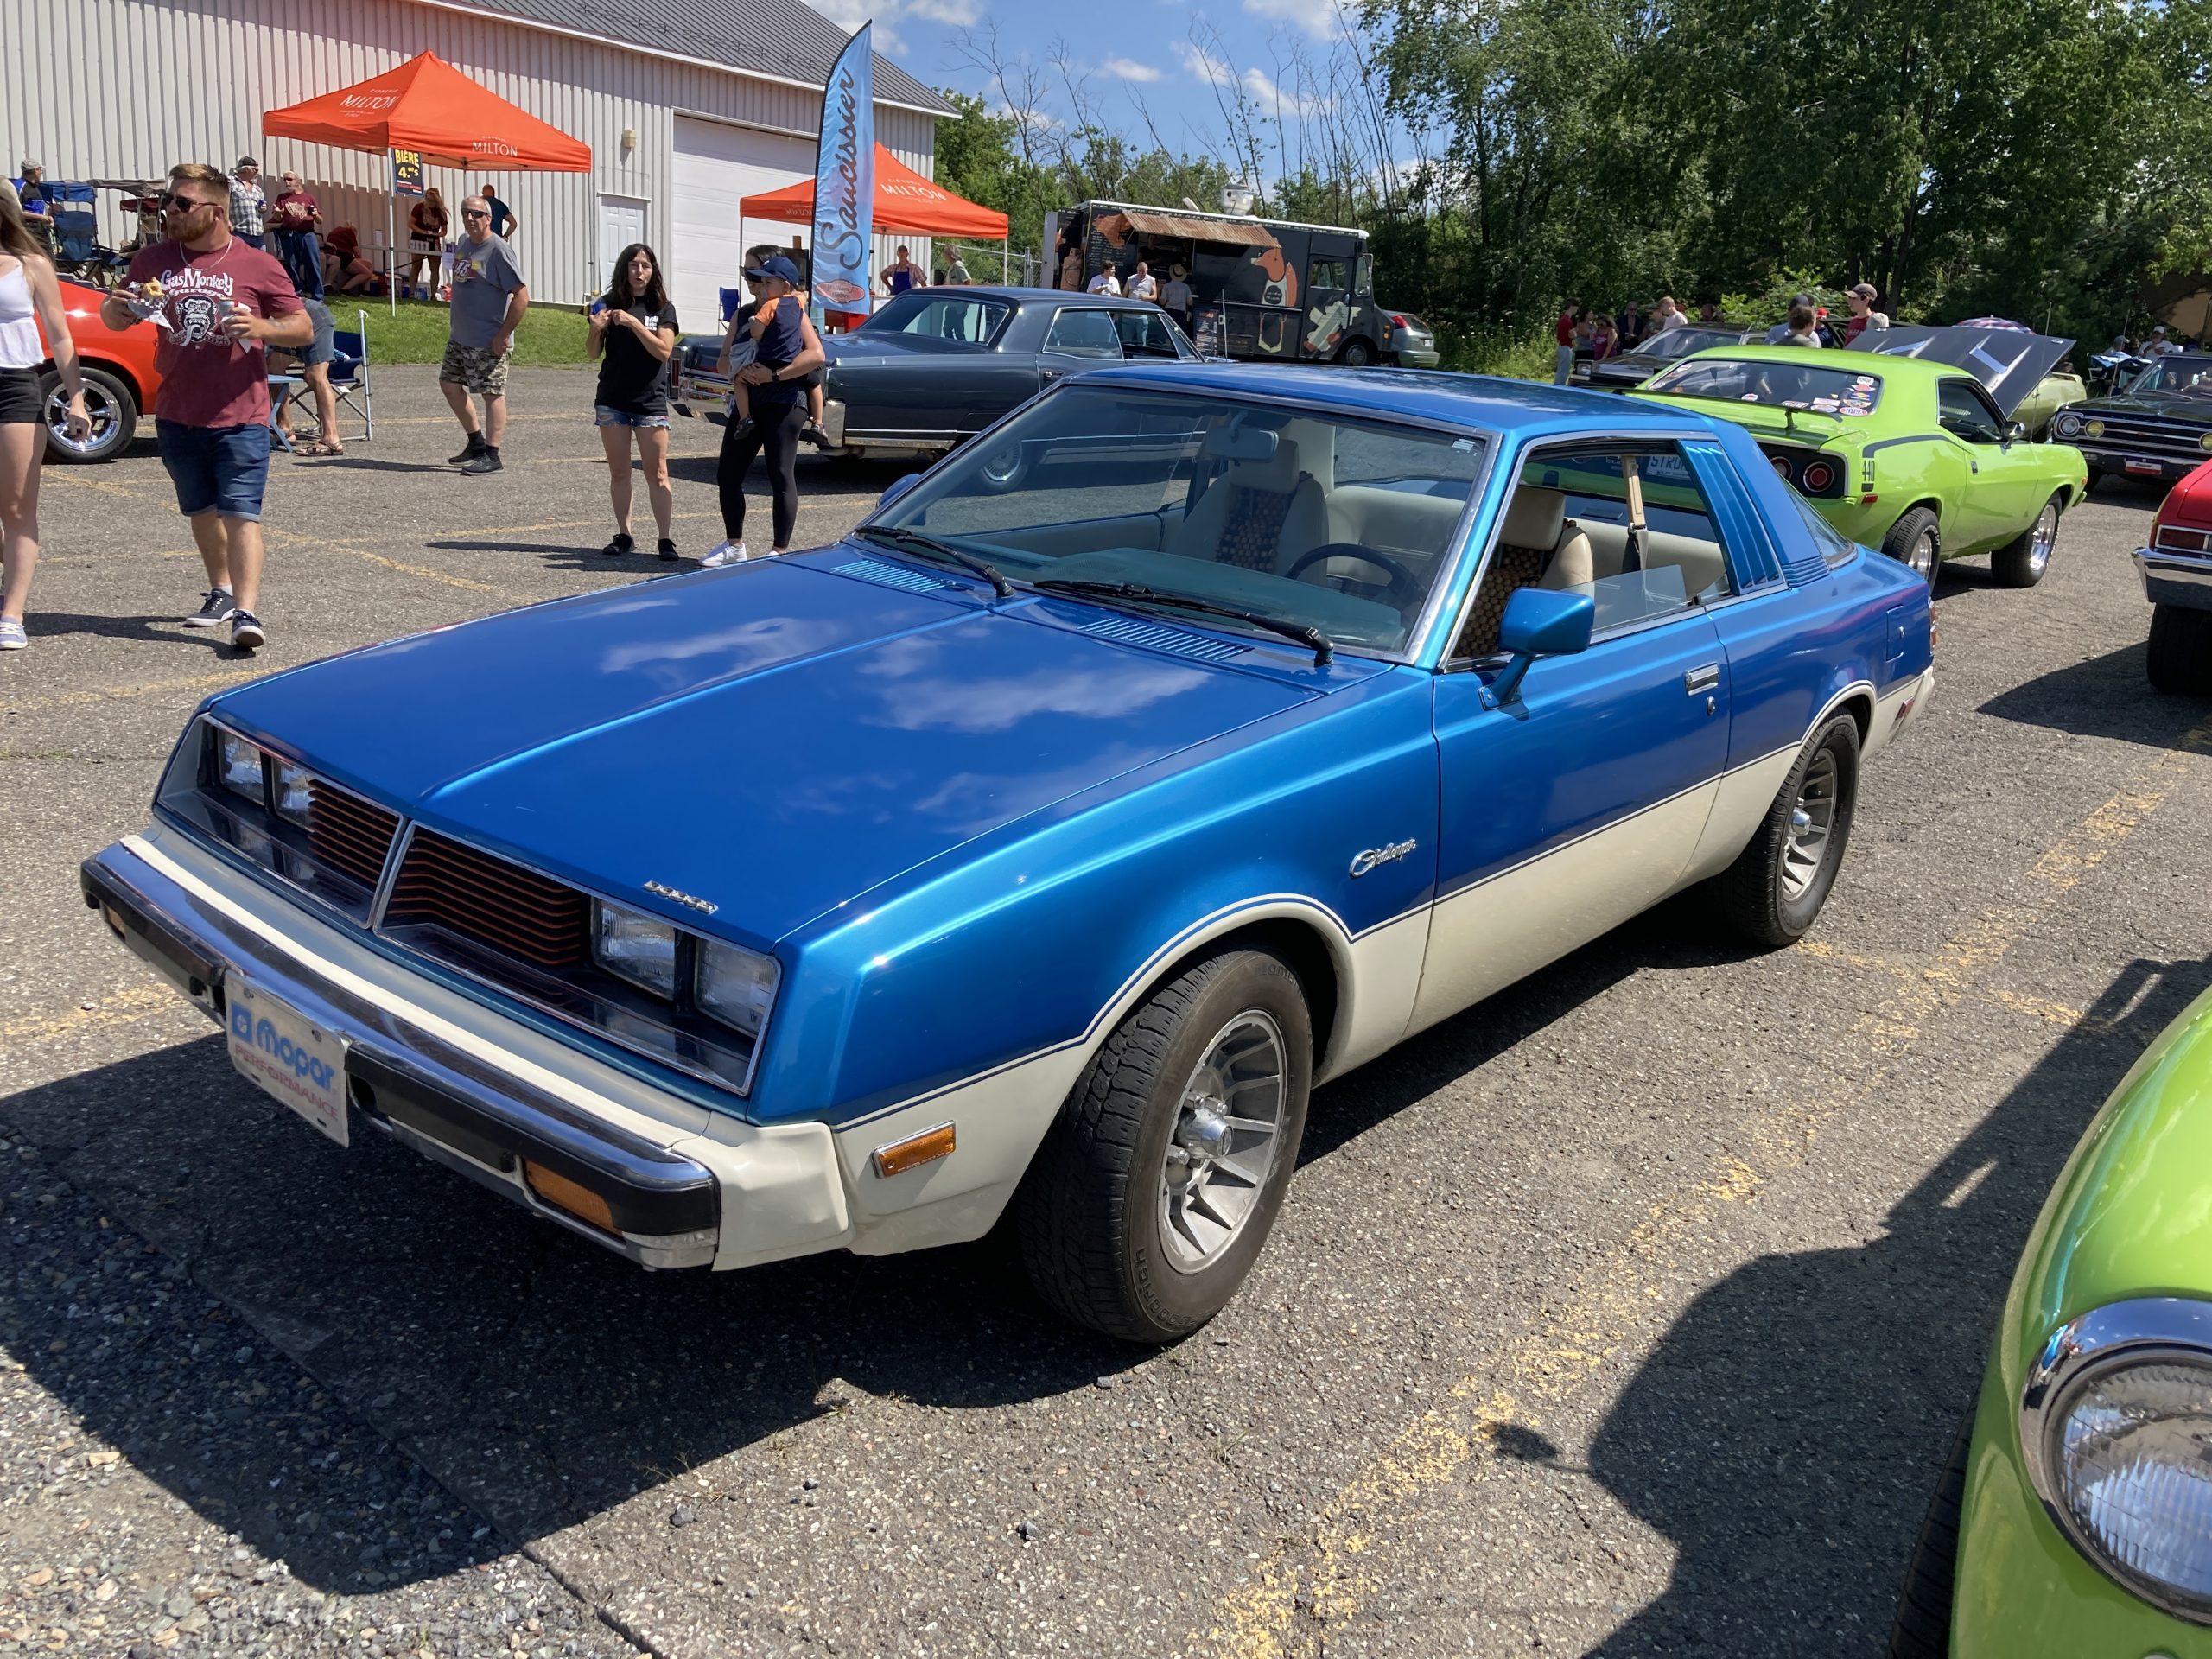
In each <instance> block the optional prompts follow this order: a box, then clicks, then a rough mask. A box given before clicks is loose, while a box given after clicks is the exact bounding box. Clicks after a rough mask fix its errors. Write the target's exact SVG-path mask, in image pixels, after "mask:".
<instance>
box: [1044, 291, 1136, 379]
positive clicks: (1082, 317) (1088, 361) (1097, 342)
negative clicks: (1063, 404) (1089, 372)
mask: <svg viewBox="0 0 2212 1659" xmlns="http://www.w3.org/2000/svg"><path fill="white" fill-rule="evenodd" d="M1114 315H1115V308H1113V307H1111V306H1103V305H1064V306H1062V307H1060V308H1059V309H1058V310H1057V311H1056V312H1054V313H1053V315H1052V321H1051V322H1050V323H1049V324H1048V325H1047V326H1046V330H1045V343H1044V344H1043V346H1040V347H1039V349H1038V353H1037V372H1038V374H1039V376H1040V377H1041V378H1043V379H1044V380H1045V382H1046V384H1047V385H1049V384H1051V383H1052V381H1055V380H1058V379H1060V378H1063V377H1065V376H1067V375H1071V374H1081V373H1082V372H1084V370H1085V369H1101V368H1104V367H1105V366H1106V365H1109V364H1111V363H1119V362H1120V361H1122V336H1121V332H1120V330H1118V329H1117V328H1116V327H1115V326H1114Z"/></svg>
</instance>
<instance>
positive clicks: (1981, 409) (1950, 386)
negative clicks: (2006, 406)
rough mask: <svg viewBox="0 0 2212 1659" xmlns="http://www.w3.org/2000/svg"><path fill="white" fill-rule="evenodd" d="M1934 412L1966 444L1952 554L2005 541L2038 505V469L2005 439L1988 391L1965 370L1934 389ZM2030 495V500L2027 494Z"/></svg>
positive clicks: (2002, 421)
mask: <svg viewBox="0 0 2212 1659" xmlns="http://www.w3.org/2000/svg"><path fill="white" fill-rule="evenodd" d="M1936 421H1937V423H1939V424H1940V425H1941V426H1942V429H1943V430H1944V431H1945V432H1947V433H1948V434H1949V435H1951V436H1952V437H1953V438H1955V439H1956V440H1957V441H1958V442H1959V443H1960V444H1961V446H1962V447H1963V448H1965V449H1966V451H1967V458H1968V462H1969V465H1968V469H1967V485H1966V490H1965V492H1964V494H1963V497H1962V499H1961V501H1960V503H1959V506H1958V509H1957V511H1956V512H1955V514H1954V519H1955V524H1957V526H1958V528H1957V529H1956V530H1955V531H1953V532H1952V536H1951V540H1950V545H1949V547H1948V548H1947V549H1946V551H1948V552H1951V553H1964V552H1968V551H1978V550H1981V549H1984V548H1988V547H1993V546H1995V545H1997V544H1998V543H2001V542H2007V541H2010V540H2011V539H2012V537H2015V536H2017V535H2018V534H2019V532H2020V531H2022V530H2024V528H2026V526H2027V524H2028V521H2029V520H2030V519H2031V518H2034V517H2035V516H2036V514H2037V512H2039V511H2041V509H2042V507H2043V498H2042V496H2041V494H2040V493H2038V492H2039V490H2040V485H2041V478H2042V468H2041V467H2039V466H2037V464H2036V460H2035V457H2034V456H2033V455H2032V454H2028V453H2024V452H2023V453H2020V454H2015V453H2014V451H2015V450H2016V449H2018V448H2020V446H2018V445H2017V444H2013V443H2011V442H2007V441H2006V439H2005V417H2004V416H2001V415H1999V413H1998V412H1997V405H1996V404H1993V403H1992V402H1991V401H1990V398H1989V394H1988V393H1987V392H1986V391H1983V390H1982V389H1981V387H1980V384H1979V383H1977V382H1976V381H1975V380H1974V379H1973V378H1971V377H1970V376H1967V375H1963V374H1960V375H1949V376H1946V377H1945V378H1943V379H1942V381H1941V382H1939V383H1938V384H1937V385H1936ZM2031 495H2033V496H2034V497H2035V499H2034V500H2033V501H2032V502H2031V500H2030V499H2029V497H2030V496H2031Z"/></svg>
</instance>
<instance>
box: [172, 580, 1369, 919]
mask: <svg viewBox="0 0 2212 1659" xmlns="http://www.w3.org/2000/svg"><path fill="white" fill-rule="evenodd" d="M884 582H892V583H898V584H913V585H924V586H926V585H928V584H930V578H928V577H926V576H924V575H921V573H920V572H919V571H918V570H916V569H914V567H912V566H909V565H903V564H899V565H894V564H890V563H878V562H876V561H874V560H873V559H871V558H869V557H868V556H867V555H866V554H864V553H863V552H861V550H857V549H855V548H850V547H846V548H842V549H832V550H824V551H823V552H820V553H816V554H810V555H802V556H796V557H791V558H785V559H777V560H774V561H773V562H766V561H764V562H762V563H757V564H753V565H745V566H740V567H737V568H736V569H730V570H726V571H715V572H702V573H700V574H698V575H689V576H679V577H673V578H670V579H666V580H664V581H658V582H642V583H639V584H636V585H633V586H630V587H625V588H616V589H613V590H612V591H609V592H607V593H603V594H591V595H586V596H583V597H581V598H578V599H572V600H563V601H556V602H555V603H553V604H550V605H543V606H537V607H531V608H530V609H528V610H523V611H514V612H509V613H505V614H503V615H499V616H494V617H489V618H486V619H485V620H481V621H477V622H471V623H466V624H462V625H460V626H454V627H450V628H445V629H440V630H435V631H433V632H428V633H423V634H417V635H415V636H413V637H411V638H409V639H397V640H393V641H391V642H390V643H389V644H386V645H377V646H372V647H371V648H369V649H368V650H365V651H361V652H354V653H352V654H350V655H347V656H345V657H340V658H333V659H331V660H330V661H327V662H325V663H321V664H313V665H311V666H308V667H306V668H302V669H299V670H296V671H292V672H290V673H287V674H281V675H275V676H271V677H269V678H267V679H264V680H261V681H257V682H256V683H253V684H251V685H249V686H245V687H241V688H239V689H238V690H235V691H232V692H228V693H226V694H224V695H223V696H219V697H218V698H216V699H213V702H212V703H211V708H212V709H213V711H214V712H215V713H217V714H218V715H219V716H220V717H221V718H222V719H223V720H224V721H226V722H227V723H229V724H231V725H232V726H234V727H236V728H238V729H239V730H241V731H243V732H245V734H247V735H249V736H251V737H253V738H256V739H257V740H258V741H263V742H264V743H266V744H267V745H268V746H269V747H270V748H272V749H274V750H276V751H277V752H278V753H285V754H289V755H290V756H291V757H293V758H295V759H296V760H301V761H302V762H304V763H306V764H308V766H312V767H313V768H315V770H316V771H318V772H321V773H322V774H323V775H325V776H327V777H328V778H330V779H332V780H333V781H334V782H337V783H340V784H343V785H346V786H348V787H350V788H353V789H354V790H357V791H359V792H361V793H363V794H365V795H367V796H369V797H371V798H373V799H377V800H379V801H382V802H384V803H385V804H387V805H389V806H391V808H393V809H394V810H397V811H399V812H401V813H402V814H404V815H405V816H408V817H414V818H416V819H418V820H420V821H421V822H422V823H425V824H427V825H429V827H431V828H433V829H439V830H442V831H444V832H446V833H448V834H451V835H454V836H461V837H463V838H466V839H467V840H470V841H473V842H476V843H477V844H479V845H481V846H485V847H487V848H489V849H493V850H496V851H499V852H500V853H503V854H505V855H508V856H510V857H512V858H516V859H518V860H521V861H525V862H528V863H531V864H532V865H535V866H537V868H541V869H543V870H545V871H547V872H548V873H549V874H554V875H556V876H560V877H562V878H563V879H564V880H570V881H573V882H575V883H576V884H578V885H580V886H585V887H594V888H597V889H599V890H601V891H602V892H606V893H616V894H620V893H633V894H634V893H640V890H641V888H642V887H643V886H644V884H645V883H646V882H649V881H650V882H654V883H658V884H659V885H660V886H662V887H672V888H675V889H677V890H678V891H679V892H681V893H688V894H691V895H694V896H696V897H697V898H699V899H705V900H706V901H708V902H709V903H710V904H714V905H715V906H720V909H719V912H717V914H716V916H715V923H714V927H715V929H716V930H721V929H723V928H724V927H725V926H726V927H727V930H728V931H729V932H730V933H731V935H732V937H735V938H744V939H747V940H748V941H765V940H773V939H775V938H780V937H782V936H783V935H784V934H785V933H787V932H789V931H791V929H793V928H795V927H797V926H798V925H801V924H803V923H804V922H806V921H808V920H810V918H814V917H816V916H818V915H820V914H822V913H823V912H824V911H827V910H829V909H831V908H833V907H835V906H837V905H839V904H841V903H842V902H844V901H846V900H848V899H853V898H855V897H857V896H858V895H860V894H861V893H866V892H867V891H868V889H870V888H871V887H876V886H878V885H879V884H880V883H882V882H884V881H887V880H891V879H892V878H893V877H894V876H897V875H899V874H901V873H902V872H904V871H906V870H908V869H911V868H913V867H914V866H916V865H917V864H919V863H922V862H923V861H926V860H928V859H931V858H933V857H936V856H938V855H940V854H943V853H944V852H947V851H949V850H950V849H953V848H956V847H958V846H959V845H960V844H962V843H963V842H966V841H969V840H970V839H972V838H974V837H976V836H983V835H987V834H988V833H990V832H991V831H992V830H994V829H999V828H1001V826H1003V825H1005V824H1007V823H1011V822H1013V821H1014V820H1015V819H1017V818H1020V817H1024V816H1025V815H1027V814H1029V813H1033V812H1037V811H1039V810H1043V809H1045V808H1047V807H1050V806H1051V805H1052V804H1054V803H1055V802H1058V801H1061V800H1064V799H1065V798H1068V797H1070V796H1071V795H1074V794H1077V792H1079V791H1084V790H1088V789H1092V788H1094V787H1096V786H1097V785H1100V784H1103V783H1106V782H1108V781H1109V780H1110V779H1114V778H1116V777H1118V776H1120V775H1122V774H1123V773H1126V772H1130V771H1132V770H1133V769H1135V768H1137V767H1141V766H1147V765H1148V764H1150V763H1152V762H1153V761H1155V760H1160V759H1161V758H1162V757H1164V756H1166V755H1169V754H1172V753H1174V752H1176V751H1177V750H1179V749H1182V748H1185V747H1188V746H1190V745H1192V744H1194V743H1198V742H1201V741H1205V740H1206V739H1208V738H1211V737H1215V736H1217V735H1219V734H1222V733H1224V732H1228V731H1231V730H1233V729H1235V728H1237V727H1240V726H1243V725H1244V724H1247V723H1249V722H1250V721H1255V720H1260V719H1263V718H1265V717H1267V716H1268V715H1272V714H1275V713H1278V712H1280V711H1281V710H1284V709H1289V708H1292V707H1294V706H1295V705H1296V704H1298V703H1299V702H1302V701H1305V700H1306V699H1308V698H1311V697H1313V696H1319V695H1320V693H1321V691H1322V690H1324V689H1325V688H1326V687H1327V686H1328V685H1329V684H1331V683H1340V682H1343V681H1344V680H1346V679H1349V678H1352V677H1360V676H1361V675H1362V674H1363V673H1364V672H1368V671H1372V669H1373V665H1372V664H1360V663H1357V662H1356V661H1354V662H1346V661H1343V660H1341V659H1340V660H1339V662H1338V664H1334V665H1332V667H1331V668H1329V669H1326V670H1319V671H1315V670H1312V669H1310V668H1308V667H1307V666H1306V664H1307V662H1308V661H1309V660H1310V659H1306V658H1302V657H1301V656H1300V654H1299V653H1296V652H1276V651H1274V650H1273V649H1272V648H1271V647H1264V646H1263V647H1260V648H1257V649H1255V652H1253V653H1252V654H1253V658H1255V660H1257V661H1260V662H1262V663H1263V664H1265V666H1263V667H1261V668H1257V669H1255V668H1250V667H1247V666H1243V665H1240V664H1230V665H1223V664H1216V663H1211V662H1205V661H1201V660H1196V659H1193V658H1185V657H1179V656H1170V655H1164V654H1161V653H1160V652H1155V651H1152V650H1147V649H1141V648H1138V647H1135V646H1129V645H1120V644H1116V643H1113V642H1111V641H1109V640H1108V639H1102V638H1100V637H1098V636H1096V635H1094V634H1092V633H1090V632H1085V631H1084V627H1083V626H1082V625H1083V624H1084V623H1086V622H1089V623H1096V622H1098V621H1100V620H1103V617H1104V616H1105V615H1106V614H1107V613H1100V612H1098V611H1096V610H1094V609H1092V608H1091V607H1088V606H1081V605H1073V604H1067V603H1063V602H1062V601H1020V602H1016V603H1014V604H1013V605H1011V606H1008V607H1003V608H1001V609H999V610H989V609H986V608H984V607H982V606H981V605H980V604H978V603H977V602H976V601H975V600H974V599H972V598H970V597H969V594H968V592H967V590H966V588H964V586H962V585H958V583H957V579H955V582H954V583H952V584H950V585H946V586H944V587H943V588H941V589H940V590H938V591H935V592H931V591H923V592H910V591H902V588H901V587H900V586H886V585H882V584H883V583H884ZM640 902H642V903H646V904H649V905H655V906H657V907H659V908H663V909H668V908H670V906H666V905H663V904H658V901H654V900H647V899H641V900H640ZM693 919H694V920H695V921H696V918H693Z"/></svg>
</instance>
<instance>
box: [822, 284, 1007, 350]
mask: <svg viewBox="0 0 2212 1659" xmlns="http://www.w3.org/2000/svg"><path fill="white" fill-rule="evenodd" d="M1011 310H1013V307H1012V306H1010V305H1008V304H1007V302H1005V301H1004V300H987V299H984V298H982V296H979V295H975V294H948V293H946V292H945V291H944V289H936V288H918V289H912V290H910V291H909V292H907V293H905V294H901V295H899V296H898V297H897V298H896V299H893V300H887V301H886V302H884V305H883V308H882V309H880V311H877V312H876V313H875V314H874V315H873V316H871V317H869V318H868V321H866V322H864V323H862V324H861V326H860V327H858V328H856V329H855V330H854V331H853V332H854V333H855V334H927V335H928V336H930V337H931V339H933V340H960V341H963V342H964V343H965V344H967V345H970V346H988V345H989V344H990V342H991V339H992V336H994V335H995V334H997V333H998V331H999V325H1000V324H1001V323H1002V322H1004V321H1006V318H1007V313H1008V312H1010V311H1011Z"/></svg>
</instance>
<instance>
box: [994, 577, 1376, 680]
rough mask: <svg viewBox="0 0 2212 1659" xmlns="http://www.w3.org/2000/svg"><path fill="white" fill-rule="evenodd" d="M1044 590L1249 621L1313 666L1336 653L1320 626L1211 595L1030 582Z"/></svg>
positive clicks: (1062, 580) (1060, 580)
mask: <svg viewBox="0 0 2212 1659" xmlns="http://www.w3.org/2000/svg"><path fill="white" fill-rule="evenodd" d="M1030 586H1032V587H1033V588H1043V589H1044V590H1045V591H1046V592H1047V593H1054V594H1081V595H1082V596H1083V597H1084V598H1085V599H1119V600H1127V601H1130V602H1132V603H1135V604H1140V605H1172V606H1174V607H1177V608H1179V609H1181V610H1185V611H1198V612H1201V613H1204V614H1205V615H1207V616H1226V617H1230V618H1231V619H1233V620H1236V621H1238V622H1249V623H1250V624H1251V625H1252V626H1254V627H1255V628H1265V629H1266V630H1267V631H1268V632H1269V633H1273V634H1280V635H1281V637H1282V638H1283V639H1293V640H1295V641H1297V643H1298V644H1300V645H1304V646H1305V647H1306V649H1307V650H1309V651H1311V652H1313V663H1314V666H1316V667H1317V668H1318V667H1319V666H1320V665H1321V664H1324V663H1325V662H1327V661H1329V660H1330V659H1331V658H1333V657H1334V656H1335V655H1336V654H1337V653H1336V647H1335V646H1333V645H1331V644H1330V643H1329V636H1328V635H1327V634H1325V633H1323V632H1321V631H1320V630H1319V628H1313V627H1308V626H1306V624H1305V623H1303V622H1286V621H1284V620H1282V619H1281V617H1279V616H1268V615H1266V614H1264V613H1262V612H1259V611H1245V610H1239V609H1238V608H1237V607H1236V606H1234V605H1217V604H1215V603H1214V602H1213V601H1211V600H1210V599H1193V598H1192V596H1191V595H1190V594H1163V593H1161V592H1160V591H1159V590H1158V589H1156V588H1147V587H1145V586H1143V585H1142V584H1141V583H1139V582H1084V581H1080V580H1077V579H1076V578H1074V577H1070V576H1046V577H1045V578H1044V579H1043V580H1041V581H1039V582H1032V583H1031V584H1030Z"/></svg>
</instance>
